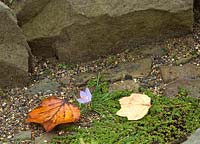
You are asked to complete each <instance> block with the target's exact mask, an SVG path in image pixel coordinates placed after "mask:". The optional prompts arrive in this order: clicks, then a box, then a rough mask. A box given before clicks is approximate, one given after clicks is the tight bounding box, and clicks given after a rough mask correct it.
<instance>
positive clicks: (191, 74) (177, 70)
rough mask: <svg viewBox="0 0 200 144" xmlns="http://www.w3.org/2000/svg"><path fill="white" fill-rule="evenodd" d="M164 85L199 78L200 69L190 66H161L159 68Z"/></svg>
mask: <svg viewBox="0 0 200 144" xmlns="http://www.w3.org/2000/svg"><path fill="white" fill-rule="evenodd" d="M160 71H161V75H162V78H163V81H164V82H165V83H168V82H171V81H173V80H176V79H192V78H196V77H199V76H200V68H198V67H197V66H195V65H192V64H185V65H183V66H162V67H161V68H160Z"/></svg>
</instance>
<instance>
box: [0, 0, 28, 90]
mask: <svg viewBox="0 0 200 144" xmlns="http://www.w3.org/2000/svg"><path fill="white" fill-rule="evenodd" d="M29 49H30V48H29V46H28V44H27V42H26V38H25V36H24V35H23V34H22V31H21V29H20V28H19V27H18V25H17V20H16V17H15V15H14V14H13V12H12V11H11V10H10V9H9V8H8V7H7V6H6V5H5V4H3V3H2V2H0V87H3V88H4V87H14V86H23V85H24V84H26V83H27V82H28V70H29V62H30V61H29V60H30V57H29V53H30V50H29Z"/></svg>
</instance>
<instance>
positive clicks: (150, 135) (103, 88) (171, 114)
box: [52, 79, 200, 144]
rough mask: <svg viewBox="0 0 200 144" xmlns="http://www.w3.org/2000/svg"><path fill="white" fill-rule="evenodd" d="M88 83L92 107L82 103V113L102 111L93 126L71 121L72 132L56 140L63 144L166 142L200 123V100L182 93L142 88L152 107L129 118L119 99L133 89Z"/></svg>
mask: <svg viewBox="0 0 200 144" xmlns="http://www.w3.org/2000/svg"><path fill="white" fill-rule="evenodd" d="M88 87H90V88H92V87H93V88H94V91H92V96H93V97H92V102H91V105H90V109H88V108H87V107H81V110H82V114H83V115H84V116H86V117H87V114H89V113H95V114H98V116H99V118H98V119H95V118H94V119H93V120H92V122H91V123H90V126H89V127H79V126H78V124H77V125H71V126H68V127H66V129H65V130H66V131H69V134H68V135H65V136H57V137H55V138H54V139H53V141H52V143H63V144H66V143H67V144H70V143H71V144H79V143H80V144H162V143H180V142H182V141H184V140H186V138H187V136H188V135H190V134H191V133H192V132H194V131H195V130H196V129H197V128H199V127H200V100H199V99H194V98H191V97H189V96H188V95H179V97H177V98H173V99H172V98H168V97H165V96H160V95H155V94H153V93H152V92H150V91H148V90H145V89H141V93H145V94H146V95H148V96H149V97H151V100H152V101H151V104H152V107H151V108H150V110H149V112H148V114H147V115H146V116H145V117H144V118H142V119H141V120H138V121H128V120H127V118H123V117H119V116H117V115H116V112H117V111H118V110H119V109H120V105H119V101H118V100H119V99H120V98H121V97H124V96H128V95H130V94H131V92H130V91H117V92H114V93H108V89H107V88H108V87H107V83H106V82H101V81H100V80H99V79H97V80H96V79H95V80H91V81H90V82H89V83H88Z"/></svg>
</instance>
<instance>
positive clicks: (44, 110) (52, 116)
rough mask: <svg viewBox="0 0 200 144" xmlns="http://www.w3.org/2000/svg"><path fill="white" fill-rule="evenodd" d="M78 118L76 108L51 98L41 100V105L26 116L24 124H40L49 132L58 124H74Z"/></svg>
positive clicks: (53, 97)
mask: <svg viewBox="0 0 200 144" xmlns="http://www.w3.org/2000/svg"><path fill="white" fill-rule="evenodd" d="M79 118H80V110H79V108H78V107H75V106H73V105H72V104H70V103H68V102H67V101H66V99H60V98H57V97H55V96H51V97H48V98H45V99H44V100H42V103H41V105H40V106H39V107H37V108H35V109H34V110H32V111H31V112H30V113H29V114H28V118H27V119H26V122H34V123H40V124H42V125H43V127H44V128H45V130H46V132H49V131H51V130H52V129H53V128H54V127H55V126H56V125H58V124H63V123H71V122H76V121H78V120H79Z"/></svg>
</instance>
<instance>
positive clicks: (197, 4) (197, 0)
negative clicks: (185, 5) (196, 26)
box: [194, 0, 200, 22]
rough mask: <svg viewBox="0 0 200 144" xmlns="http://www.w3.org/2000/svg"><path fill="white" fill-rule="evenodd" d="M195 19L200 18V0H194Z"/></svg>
mask: <svg viewBox="0 0 200 144" xmlns="http://www.w3.org/2000/svg"><path fill="white" fill-rule="evenodd" d="M194 20H195V22H197V21H199V20H200V0H194Z"/></svg>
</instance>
